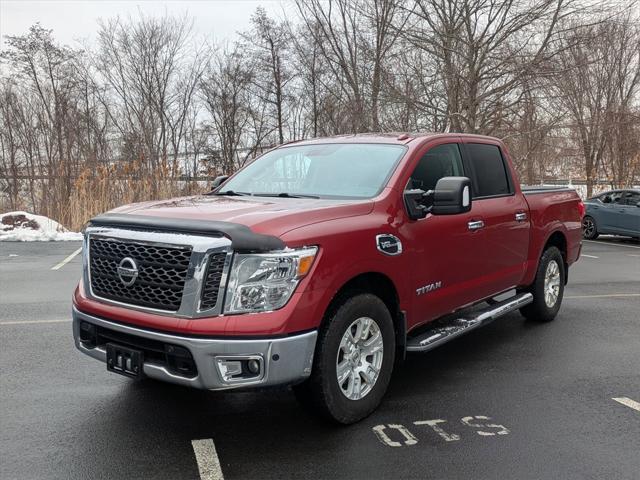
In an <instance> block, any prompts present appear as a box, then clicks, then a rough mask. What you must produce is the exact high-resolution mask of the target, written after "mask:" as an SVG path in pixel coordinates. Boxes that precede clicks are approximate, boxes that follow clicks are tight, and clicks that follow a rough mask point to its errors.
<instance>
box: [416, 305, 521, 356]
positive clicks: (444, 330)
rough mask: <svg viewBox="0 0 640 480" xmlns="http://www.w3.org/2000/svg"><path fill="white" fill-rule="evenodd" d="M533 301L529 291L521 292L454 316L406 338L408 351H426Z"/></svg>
mask: <svg viewBox="0 0 640 480" xmlns="http://www.w3.org/2000/svg"><path fill="white" fill-rule="evenodd" d="M532 301H533V295H531V294H530V293H521V294H519V295H516V296H515V297H512V298H509V299H507V300H504V301H502V302H499V303H494V304H493V305H489V306H488V307H486V308H484V309H482V310H479V311H475V312H472V314H471V316H469V317H468V318H456V319H453V320H450V321H448V322H446V323H438V325H437V326H435V327H433V328H431V329H429V330H427V331H426V332H423V333H421V334H419V335H416V336H415V337H410V338H408V339H407V351H408V352H428V351H429V350H432V349H434V348H436V347H437V346H439V345H442V344H443V343H447V342H448V341H450V340H453V339H454V338H457V337H459V336H460V335H462V334H464V333H467V332H470V331H471V330H475V329H476V328H479V327H482V326H483V325H487V324H488V323H491V322H493V321H494V320H495V319H496V318H498V317H501V316H503V315H506V314H507V313H509V312H513V311H514V310H517V309H519V308H521V307H524V306H525V305H528V304H529V303H531V302H532Z"/></svg>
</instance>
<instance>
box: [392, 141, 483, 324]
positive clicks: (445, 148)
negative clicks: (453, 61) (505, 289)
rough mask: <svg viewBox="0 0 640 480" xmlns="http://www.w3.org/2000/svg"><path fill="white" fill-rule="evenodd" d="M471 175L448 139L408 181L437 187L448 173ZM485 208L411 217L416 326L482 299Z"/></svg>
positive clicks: (408, 227)
mask: <svg viewBox="0 0 640 480" xmlns="http://www.w3.org/2000/svg"><path fill="white" fill-rule="evenodd" d="M449 176H469V175H468V174H467V172H466V170H465V168H464V165H463V162H462V156H461V153H460V146H459V145H458V144H456V143H445V144H440V145H437V146H433V147H431V148H429V149H428V150H427V151H426V152H425V153H424V154H423V155H422V156H421V158H420V160H419V161H418V163H417V164H416V166H415V167H414V170H413V172H412V174H411V177H410V179H409V181H408V182H407V186H406V188H407V189H414V188H419V189H422V190H425V191H427V190H433V189H435V186H436V183H437V181H438V180H439V179H441V178H442V177H449ZM481 221H482V218H481V216H480V215H479V206H476V205H475V204H474V205H472V209H471V211H470V212H468V213H463V214H459V215H431V214H428V215H427V216H426V217H425V218H423V219H420V220H416V221H409V222H408V223H407V224H405V225H404V226H403V228H402V230H403V235H404V236H405V238H407V239H409V240H410V244H411V246H412V249H413V251H412V252H411V254H412V258H414V259H415V261H414V263H413V265H412V266H411V271H410V272H409V274H410V275H411V279H412V285H413V289H414V293H413V294H414V299H415V301H414V306H415V308H414V310H415V312H416V315H417V318H413V319H410V322H411V324H412V326H413V325H415V324H418V323H423V322H426V321H429V320H432V319H434V318H437V317H440V316H442V315H443V314H446V313H450V312H452V311H454V310H456V309H458V308H460V307H461V306H463V305H466V304H469V303H471V302H473V301H475V300H477V299H478V294H479V289H480V288H481V284H482V280H481V279H482V275H483V271H484V265H485V260H484V258H483V257H484V232H483V231H482V229H481V228H475V226H476V225H479V223H478V222H481Z"/></svg>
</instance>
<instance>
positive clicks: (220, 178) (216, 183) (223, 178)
mask: <svg viewBox="0 0 640 480" xmlns="http://www.w3.org/2000/svg"><path fill="white" fill-rule="evenodd" d="M227 178H229V175H219V176H217V177H216V178H215V179H214V180H213V182H211V190H215V189H216V188H218V187H219V186H220V185H222V184H223V183H224V182H225V181H226V180H227Z"/></svg>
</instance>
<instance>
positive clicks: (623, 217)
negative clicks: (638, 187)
mask: <svg viewBox="0 0 640 480" xmlns="http://www.w3.org/2000/svg"><path fill="white" fill-rule="evenodd" d="M639 204H640V192H629V191H627V192H624V193H623V195H622V199H621V201H620V204H619V205H618V206H617V208H618V211H619V213H618V217H617V218H618V224H619V227H620V230H621V231H622V233H626V234H627V235H633V236H637V235H640V206H638V205H639Z"/></svg>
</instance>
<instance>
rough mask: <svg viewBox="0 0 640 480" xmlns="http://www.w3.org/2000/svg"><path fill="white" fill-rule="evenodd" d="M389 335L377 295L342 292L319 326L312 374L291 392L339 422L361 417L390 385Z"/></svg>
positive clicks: (391, 352)
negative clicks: (334, 306) (341, 297)
mask: <svg viewBox="0 0 640 480" xmlns="http://www.w3.org/2000/svg"><path fill="white" fill-rule="evenodd" d="M394 335H395V334H394V328H393V320H392V319H391V314H390V313H389V310H388V309H387V307H386V305H385V304H384V302H382V300H380V299H379V298H378V297H376V296H375V295H372V294H368V293H363V294H358V295H355V296H351V297H349V298H346V299H345V300H343V301H342V302H341V303H340V304H338V306H337V308H336V309H334V311H333V313H332V314H329V318H328V319H327V321H326V323H325V325H324V326H323V328H322V329H321V330H320V332H319V335H318V344H317V346H316V353H315V357H314V360H313V370H312V373H311V376H310V377H309V379H308V380H307V381H306V382H305V383H303V384H301V385H297V386H296V387H294V391H295V393H296V396H297V397H298V399H299V400H301V401H302V402H303V403H304V404H306V405H308V406H311V407H312V408H313V409H314V410H315V411H316V412H318V413H320V414H321V415H323V416H324V417H327V418H329V419H331V420H334V421H336V422H338V423H342V424H350V423H355V422H357V421H358V420H361V419H363V418H364V417H366V416H367V415H369V414H370V413H371V412H373V411H374V410H375V409H376V408H377V407H378V405H379V404H380V402H381V401H382V397H383V396H384V394H385V392H386V391H387V387H388V386H389V381H390V379H391V372H392V370H393V362H394V356H395V336H394Z"/></svg>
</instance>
